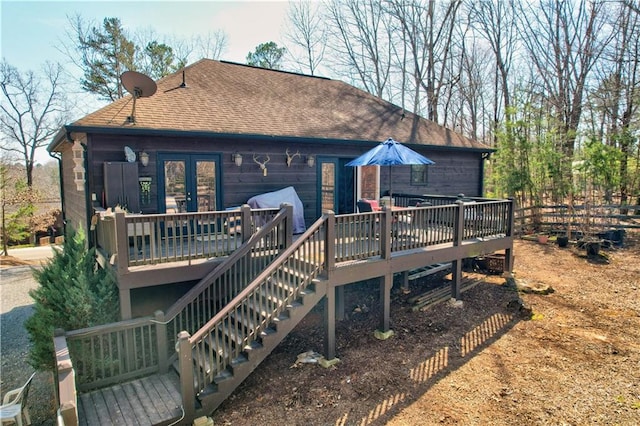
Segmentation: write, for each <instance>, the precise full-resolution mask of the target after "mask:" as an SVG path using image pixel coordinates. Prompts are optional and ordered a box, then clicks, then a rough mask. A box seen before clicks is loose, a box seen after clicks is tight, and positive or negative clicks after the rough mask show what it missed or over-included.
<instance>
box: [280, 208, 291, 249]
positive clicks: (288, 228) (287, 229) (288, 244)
mask: <svg viewBox="0 0 640 426" xmlns="http://www.w3.org/2000/svg"><path fill="white" fill-rule="evenodd" d="M280 208H281V209H287V221H286V226H285V234H286V235H285V236H284V237H285V248H287V247H291V244H293V221H294V219H293V204H289V203H282V204H280Z"/></svg>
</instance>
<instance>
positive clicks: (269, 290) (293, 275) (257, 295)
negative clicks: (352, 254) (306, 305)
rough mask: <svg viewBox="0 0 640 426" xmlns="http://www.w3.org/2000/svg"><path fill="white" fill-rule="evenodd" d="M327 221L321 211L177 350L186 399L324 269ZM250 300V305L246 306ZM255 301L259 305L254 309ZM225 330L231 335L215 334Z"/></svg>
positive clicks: (235, 356) (255, 338) (226, 365)
mask: <svg viewBox="0 0 640 426" xmlns="http://www.w3.org/2000/svg"><path fill="white" fill-rule="evenodd" d="M326 222H327V217H326V216H323V217H322V218H320V219H318V221H316V223H315V224H313V225H312V226H311V227H310V228H309V229H308V230H307V231H306V232H305V233H304V234H303V235H302V236H301V237H300V238H298V240H296V241H295V242H294V243H293V244H292V245H291V246H290V247H289V248H287V249H285V250H284V251H283V252H282V254H281V255H280V256H279V257H278V258H277V259H275V260H274V261H273V263H271V264H270V265H269V266H268V267H267V268H266V269H265V270H264V271H263V272H262V273H261V274H260V275H258V276H257V278H256V279H255V280H254V281H253V282H252V283H251V284H250V285H248V286H247V287H246V288H245V289H244V290H242V292H240V294H238V295H237V296H236V297H235V298H234V299H233V300H232V301H231V302H230V303H229V304H227V305H226V306H225V307H224V308H222V309H221V310H220V312H218V313H217V314H216V315H215V316H214V317H213V318H212V319H211V320H210V321H209V322H207V323H206V324H205V325H204V326H203V327H202V328H201V329H200V330H198V331H197V332H196V333H195V334H193V335H192V336H190V337H189V339H188V340H189V343H190V347H191V351H186V352H187V353H181V354H180V380H181V381H182V382H183V383H182V389H183V399H184V400H185V402H186V401H187V399H186V398H185V397H186V395H185V393H186V392H188V391H189V390H190V389H195V394H197V393H199V392H201V391H203V390H204V389H205V388H206V387H207V386H208V385H210V384H212V383H214V379H215V378H216V376H217V375H219V374H225V373H226V371H227V369H228V368H229V367H230V366H231V364H232V362H233V361H234V360H236V359H238V358H239V357H240V356H241V355H242V353H243V351H245V348H247V347H250V346H251V345H252V343H253V342H255V341H258V340H259V339H260V338H261V336H262V333H264V332H266V331H267V328H268V327H269V326H270V325H271V324H272V323H273V322H274V321H276V320H277V319H278V317H279V316H280V315H281V314H282V313H283V312H284V311H285V310H286V309H287V307H288V306H289V305H291V304H292V303H293V302H295V300H296V299H298V298H299V297H301V295H302V292H303V291H304V290H305V289H306V288H307V287H308V286H309V284H311V283H312V281H313V280H314V279H315V278H316V277H318V276H319V275H320V274H321V273H322V272H323V270H325V269H326V256H325V251H324V250H325V227H326ZM266 295H269V296H268V297H267V296H266ZM250 305H253V306H254V309H250V308H249V306H250ZM256 306H260V309H255V307H256ZM224 335H226V336H232V338H229V337H227V338H220V336H224ZM183 336H185V335H184V334H183ZM181 347H184V346H181ZM207 347H208V349H207ZM194 354H195V356H196V357H197V358H198V359H196V360H195V361H196V362H194V360H193V358H192V357H193V356H194ZM201 366H207V368H201ZM186 370H188V371H186ZM192 378H193V380H191V379H192ZM185 380H187V382H186V383H185ZM195 394H194V396H195Z"/></svg>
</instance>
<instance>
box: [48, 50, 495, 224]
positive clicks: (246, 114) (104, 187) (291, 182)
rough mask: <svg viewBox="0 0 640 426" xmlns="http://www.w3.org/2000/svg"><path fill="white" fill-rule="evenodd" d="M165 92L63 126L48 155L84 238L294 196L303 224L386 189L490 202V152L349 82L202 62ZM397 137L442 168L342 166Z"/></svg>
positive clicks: (163, 84)
mask: <svg viewBox="0 0 640 426" xmlns="http://www.w3.org/2000/svg"><path fill="white" fill-rule="evenodd" d="M157 85H158V90H157V92H156V93H155V94H154V95H153V96H151V97H142V98H138V99H137V100H136V107H135V111H134V108H133V100H132V97H131V96H127V97H125V98H123V99H120V100H118V101H116V102H114V103H112V104H110V105H108V106H106V107H104V108H102V109H100V110H98V111H96V112H94V113H92V114H90V115H88V116H86V117H84V118H82V119H80V120H78V121H76V122H74V123H71V124H69V125H67V126H65V127H64V128H63V129H61V131H60V132H59V134H58V135H57V137H56V138H55V140H54V141H53V142H52V143H51V145H50V146H49V150H50V151H51V152H53V153H58V154H59V156H60V158H61V165H62V174H61V175H62V177H63V178H62V183H63V210H64V215H65V219H66V221H67V223H68V224H71V225H72V226H74V227H75V228H76V229H77V228H80V227H82V228H83V229H85V230H86V229H90V227H91V217H92V215H93V213H94V209H95V208H98V209H102V208H109V207H111V208H113V207H115V206H116V205H120V206H121V207H123V208H125V209H126V210H127V211H129V212H131V213H143V214H153V213H167V212H194V211H212V210H224V209H227V208H232V207H236V206H239V205H241V204H243V203H246V202H247V200H248V199H249V198H251V197H252V196H254V195H257V194H261V193H265V192H271V191H275V190H279V189H282V188H284V187H287V186H293V187H294V189H295V190H296V192H297V194H298V196H299V197H300V199H301V201H302V203H303V206H304V216H305V222H306V223H307V224H310V223H312V222H313V221H314V220H315V219H316V218H318V217H319V216H320V215H321V213H322V211H324V210H333V211H334V212H336V213H338V214H340V213H350V212H353V211H355V205H356V201H357V199H359V198H375V199H377V198H378V197H379V196H380V194H381V193H384V192H385V191H387V190H388V189H389V187H390V182H389V181H390V180H391V185H392V188H393V191H394V192H401V193H402V192H404V193H411V194H424V193H429V194H458V193H464V194H465V195H467V196H481V195H482V192H483V187H482V179H483V171H484V170H483V165H484V158H485V157H486V154H487V153H488V152H491V149H489V148H488V147H486V146H484V145H482V144H480V143H479V142H476V141H473V140H470V139H467V138H465V137H463V136H461V135H458V134H456V133H454V132H452V131H450V130H448V129H446V128H443V127H441V126H438V125H436V124H435V123H432V122H430V121H428V120H425V119H423V118H421V117H418V116H416V115H413V114H411V113H409V112H407V111H404V110H403V109H402V108H400V107H398V106H396V105H393V104H391V103H388V102H385V101H383V100H381V99H378V98H375V97H374V96H372V95H370V94H368V93H366V92H364V91H361V90H359V89H356V88H355V87H353V86H350V85H347V84H345V83H342V82H339V81H334V80H329V79H325V78H319V77H311V76H305V75H300V74H294V73H288V72H282V71H274V70H267V69H261V68H254V67H250V66H246V65H239V64H233V63H226V62H218V61H213V60H202V61H199V62H197V63H195V64H193V65H190V66H188V67H186V68H185V70H184V73H176V74H173V75H170V76H168V77H166V78H164V79H162V80H160V81H158V82H157ZM134 115H135V116H134ZM389 137H392V138H394V139H395V140H398V141H399V142H402V143H404V144H406V145H408V146H409V147H411V148H412V149H414V150H416V151H418V152H420V153H421V154H423V155H425V156H427V157H429V158H430V159H432V160H434V161H435V163H436V164H435V165H433V166H403V167H394V168H392V169H390V170H389V169H386V168H382V169H380V168H378V167H376V166H372V167H370V168H369V169H368V170H367V168H362V169H360V168H351V167H346V166H345V164H346V163H347V162H348V161H350V160H351V159H353V158H355V157H357V156H358V155H360V154H362V153H363V152H364V151H366V150H368V149H370V148H371V147H373V146H375V145H376V144H378V143H380V142H382V141H384V140H386V139H387V138H389ZM125 147H128V148H129V149H130V150H131V151H132V152H133V153H134V154H135V155H136V158H135V160H134V161H132V162H131V163H129V162H128V161H127V160H126V154H125ZM141 154H142V155H141ZM142 159H144V161H142ZM240 159H241V160H240Z"/></svg>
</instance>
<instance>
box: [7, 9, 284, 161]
mask: <svg viewBox="0 0 640 426" xmlns="http://www.w3.org/2000/svg"><path fill="white" fill-rule="evenodd" d="M288 6H289V4H288V2H287V1H284V0H280V1H265V0H252V1H240V0H236V1H218V0H209V1H163V0H155V1H147V0H138V1H126V2H125V1H93V0H84V1H56V0H48V1H28V0H24V1H6V0H0V14H1V21H0V28H1V31H0V51H1V54H2V58H3V59H5V60H6V61H7V62H8V63H9V64H11V65H13V66H15V67H17V68H18V69H19V70H20V71H23V72H24V71H27V70H33V71H37V70H39V69H40V67H41V66H42V64H44V63H45V62H46V61H52V62H60V63H62V64H63V65H64V66H65V67H67V66H69V67H71V66H70V61H69V59H68V58H66V57H65V55H64V54H63V53H61V52H60V50H59V46H60V45H61V44H62V43H63V42H66V41H67V40H68V38H67V35H66V31H67V30H68V28H69V21H68V16H75V15H76V14H80V15H81V16H82V18H83V19H84V20H85V21H94V22H95V23H97V24H100V23H101V22H102V20H103V19H104V18H106V17H117V18H119V19H120V21H121V23H122V25H123V27H124V28H125V29H126V30H127V31H128V32H129V33H136V32H138V31H142V32H144V31H146V30H149V29H152V30H153V32H154V33H155V34H156V35H158V37H169V38H178V39H185V40H188V39H191V38H192V37H195V36H197V35H205V34H207V33H209V32H214V31H217V30H222V31H224V32H225V33H226V35H227V49H226V52H225V53H224V54H223V55H222V57H221V58H220V59H223V60H227V61H233V62H240V63H244V62H245V61H246V56H247V54H248V53H249V52H251V51H254V50H255V48H256V46H258V45H259V44H261V43H265V42H268V41H274V42H276V43H277V44H278V45H279V46H282V45H284V44H285V43H284V35H283V33H284V28H285V21H286V16H287V9H288ZM161 41H162V40H161ZM47 157H48V155H47V154H46V152H43V153H39V155H38V158H39V159H40V160H41V161H44V160H46V159H47Z"/></svg>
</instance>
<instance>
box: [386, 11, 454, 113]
mask: <svg viewBox="0 0 640 426" xmlns="http://www.w3.org/2000/svg"><path fill="white" fill-rule="evenodd" d="M461 4H462V2H461V1H460V0H450V1H447V2H436V1H435V0H414V1H411V2H408V1H402V0H393V1H392V2H391V6H390V7H391V10H392V12H393V14H394V17H395V19H396V20H397V21H398V22H399V25H400V26H401V27H402V28H403V30H404V33H405V34H406V37H407V39H406V40H407V42H408V43H409V59H410V60H412V61H413V64H412V65H413V66H412V67H411V70H412V73H413V79H414V81H415V83H416V84H417V86H418V87H420V89H421V90H423V91H424V93H425V95H426V103H427V114H426V116H427V118H428V119H430V120H432V121H435V122H439V119H438V107H439V104H440V96H441V93H442V91H443V90H445V89H446V88H447V87H449V88H450V87H451V86H453V85H454V84H455V83H456V82H457V80H458V79H459V78H460V75H459V72H458V71H455V70H452V69H451V68H450V65H451V63H452V62H451V54H452V46H453V37H454V30H455V28H456V25H457V24H458V22H457V13H458V10H459V8H460V5H461ZM418 102H420V101H418Z"/></svg>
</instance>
